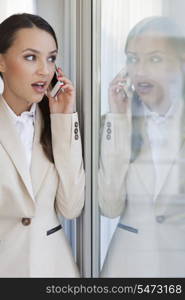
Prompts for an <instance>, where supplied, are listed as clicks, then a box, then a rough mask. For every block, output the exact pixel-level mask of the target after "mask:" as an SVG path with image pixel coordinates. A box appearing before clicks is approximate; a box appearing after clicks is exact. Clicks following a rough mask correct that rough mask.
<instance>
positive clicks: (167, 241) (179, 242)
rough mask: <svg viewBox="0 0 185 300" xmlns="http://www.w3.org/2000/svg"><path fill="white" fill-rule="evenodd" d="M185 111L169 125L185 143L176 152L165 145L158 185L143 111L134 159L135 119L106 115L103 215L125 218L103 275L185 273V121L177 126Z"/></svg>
mask: <svg viewBox="0 0 185 300" xmlns="http://www.w3.org/2000/svg"><path fill="white" fill-rule="evenodd" d="M181 113H182V112H181ZM180 117H183V116H181V114H180V112H179V113H177V114H176V115H175V117H174V118H173V119H172V123H171V125H170V127H169V133H170V135H171V139H172V141H173V142H174V143H176V142H177V141H176V136H177V132H179V130H181V132H182V134H181V137H182V139H181V141H180V143H179V149H178V151H177V153H173V154H172V153H171V149H170V148H169V147H168V145H166V147H165V146H164V149H163V151H162V156H161V164H160V174H161V176H160V179H161V180H160V181H159V184H158V185H155V168H154V164H153V160H152V152H151V146H150V143H149V139H148V135H147V131H146V124H145V122H144V119H143V118H142V117H141V122H142V126H141V132H142V136H143V145H142V148H141V152H140V153H139V155H138V156H137V158H136V159H135V160H134V161H133V162H131V163H130V156H131V131H132V128H131V119H130V118H129V117H128V116H126V115H124V114H108V115H107V116H106V119H105V126H104V129H103V135H102V140H101V155H100V170H99V198H100V208H101V212H102V214H103V215H105V216H108V217H110V218H114V217H117V216H120V220H119V224H118V226H117V228H116V230H115V232H114V235H113V238H112V240H111V242H110V245H109V249H108V251H107V255H106V258H105V261H104V265H103V268H102V272H101V277H184V276H185V239H184V236H185V159H184V158H185V136H184V132H185V130H184V129H185V126H184V127H183V128H179V126H176V124H179V122H178V121H179V118H180ZM168 157H171V158H170V159H168ZM179 170H181V171H183V170H184V171H183V172H179ZM178 174H179V177H178Z"/></svg>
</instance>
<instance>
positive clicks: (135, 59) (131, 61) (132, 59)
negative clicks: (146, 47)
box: [127, 56, 138, 64]
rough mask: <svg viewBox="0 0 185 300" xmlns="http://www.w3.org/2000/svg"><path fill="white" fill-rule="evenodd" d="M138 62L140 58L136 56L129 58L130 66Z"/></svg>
mask: <svg viewBox="0 0 185 300" xmlns="http://www.w3.org/2000/svg"><path fill="white" fill-rule="evenodd" d="M137 62H138V58H137V57H136V56H127V63H128V64H135V63H137Z"/></svg>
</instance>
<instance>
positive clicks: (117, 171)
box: [98, 113, 131, 218]
mask: <svg viewBox="0 0 185 300" xmlns="http://www.w3.org/2000/svg"><path fill="white" fill-rule="evenodd" d="M103 119H104V120H103V122H102V124H103V126H102V134H101V145H100V159H99V173H98V176H99V178H98V185H99V205H100V210H101V213H102V214H103V215H105V216H107V217H110V218H115V217H118V216H120V215H121V214H122V213H123V209H124V207H125V199H126V177H127V176H126V175H127V171H128V167H129V162H130V148H131V146H130V145H131V142H130V140H131V118H130V117H129V116H128V115H126V114H123V113H120V114H118V113H117V114H113V113H108V114H107V115H106V116H104V117H103Z"/></svg>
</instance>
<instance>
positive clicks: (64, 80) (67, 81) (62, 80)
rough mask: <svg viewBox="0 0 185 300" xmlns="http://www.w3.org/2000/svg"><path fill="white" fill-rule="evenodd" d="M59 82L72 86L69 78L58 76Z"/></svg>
mask: <svg viewBox="0 0 185 300" xmlns="http://www.w3.org/2000/svg"><path fill="white" fill-rule="evenodd" d="M58 80H59V81H61V82H63V83H64V84H67V83H68V84H71V85H72V82H71V80H70V79H68V78H67V77H65V76H58Z"/></svg>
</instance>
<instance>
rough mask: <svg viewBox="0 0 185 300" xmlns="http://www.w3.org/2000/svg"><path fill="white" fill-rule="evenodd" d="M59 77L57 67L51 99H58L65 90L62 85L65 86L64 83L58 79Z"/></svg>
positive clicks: (52, 83)
mask: <svg viewBox="0 0 185 300" xmlns="http://www.w3.org/2000/svg"><path fill="white" fill-rule="evenodd" d="M57 76H58V72H57V67H56V66H55V74H54V76H53V78H52V80H51V87H52V90H51V92H50V94H51V97H56V96H57V95H58V93H59V92H60V91H61V90H63V88H62V85H64V82H62V81H59V80H58V79H57Z"/></svg>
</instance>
